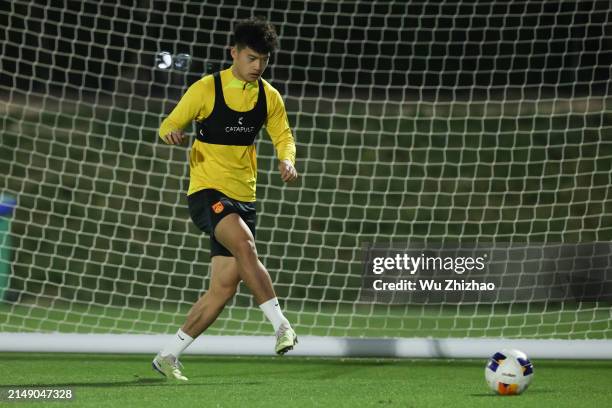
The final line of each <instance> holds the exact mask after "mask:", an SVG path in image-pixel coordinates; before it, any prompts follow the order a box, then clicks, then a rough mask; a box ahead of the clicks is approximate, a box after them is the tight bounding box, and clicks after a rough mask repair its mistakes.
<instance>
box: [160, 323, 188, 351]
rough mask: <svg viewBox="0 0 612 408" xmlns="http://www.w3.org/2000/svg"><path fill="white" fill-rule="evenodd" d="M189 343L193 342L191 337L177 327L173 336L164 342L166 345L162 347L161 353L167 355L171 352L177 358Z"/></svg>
mask: <svg viewBox="0 0 612 408" xmlns="http://www.w3.org/2000/svg"><path fill="white" fill-rule="evenodd" d="M191 343H193V337H191V336H190V335H188V334H187V333H185V332H184V331H182V330H181V329H178V331H177V332H176V334H175V335H174V338H173V339H172V340H171V341H170V342H169V343H168V344H166V347H164V349H163V350H162V351H161V355H162V356H167V355H168V354H172V355H173V356H175V357H176V358H178V357H179V356H180V355H181V353H182V352H183V351H184V350H185V349H186V348H187V347H189V345H190V344H191Z"/></svg>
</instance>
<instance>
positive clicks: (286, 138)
mask: <svg viewBox="0 0 612 408" xmlns="http://www.w3.org/2000/svg"><path fill="white" fill-rule="evenodd" d="M270 96H271V98H270V110H269V112H268V118H267V122H266V129H267V131H268V134H269V135H270V138H271V139H272V143H273V144H274V147H275V149H276V155H277V157H278V160H279V161H280V162H279V164H278V170H279V171H280V175H281V178H282V179H283V181H284V182H285V183H288V182H290V181H293V180H295V179H297V177H298V173H297V170H296V169H295V141H294V139H293V134H292V133H291V127H290V126H289V119H287V112H286V111H285V104H284V103H283V99H282V98H281V96H280V94H279V93H278V91H276V90H275V89H271V92H270Z"/></svg>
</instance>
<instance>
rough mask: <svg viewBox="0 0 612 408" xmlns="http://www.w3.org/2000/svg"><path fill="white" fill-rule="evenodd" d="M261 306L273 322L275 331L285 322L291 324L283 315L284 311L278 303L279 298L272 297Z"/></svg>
mask: <svg viewBox="0 0 612 408" xmlns="http://www.w3.org/2000/svg"><path fill="white" fill-rule="evenodd" d="M259 308H260V309H261V310H262V311H263V312H264V314H265V315H266V317H267V318H268V320H269V321H270V323H272V326H273V327H274V332H275V333H276V332H277V331H278V328H279V327H280V325H281V324H283V323H284V324H286V325H287V326H290V324H289V320H287V318H286V317H285V316H284V315H283V311H282V310H281V308H280V305H279V303H278V298H272V299H270V300H267V301H265V302H263V303H262V304H261V305H259Z"/></svg>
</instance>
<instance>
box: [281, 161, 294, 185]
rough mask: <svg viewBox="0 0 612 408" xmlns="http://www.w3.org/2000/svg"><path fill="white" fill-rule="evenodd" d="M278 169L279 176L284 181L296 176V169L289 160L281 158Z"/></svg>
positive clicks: (291, 179)
mask: <svg viewBox="0 0 612 408" xmlns="http://www.w3.org/2000/svg"><path fill="white" fill-rule="evenodd" d="M278 170H279V171H280V175H281V178H282V179H283V181H284V182H285V183H288V182H290V181H293V180H295V179H297V178H298V174H297V170H296V169H295V167H293V164H291V162H290V161H289V160H282V161H281V162H280V163H279V164H278Z"/></svg>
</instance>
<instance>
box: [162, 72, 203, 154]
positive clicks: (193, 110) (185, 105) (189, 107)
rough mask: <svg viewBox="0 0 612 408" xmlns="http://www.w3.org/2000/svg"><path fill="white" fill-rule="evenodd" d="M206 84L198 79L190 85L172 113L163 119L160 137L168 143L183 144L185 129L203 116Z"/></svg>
mask: <svg viewBox="0 0 612 408" xmlns="http://www.w3.org/2000/svg"><path fill="white" fill-rule="evenodd" d="M204 92H205V90H204V84H203V82H202V81H197V82H195V83H194V84H193V85H191V86H190V87H189V89H188V90H187V92H185V95H183V97H182V98H181V100H180V101H179V103H178V104H177V105H176V106H175V108H174V109H173V110H172V112H171V113H170V115H168V117H167V118H166V119H164V120H163V122H162V123H161V125H160V127H159V137H161V139H162V140H163V141H164V142H166V143H167V144H181V142H182V141H183V138H184V136H185V133H184V132H183V129H184V128H185V127H186V126H187V125H189V124H190V123H191V122H192V121H193V120H194V119H196V118H198V117H199V116H201V110H202V99H203V98H202V95H204Z"/></svg>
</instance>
